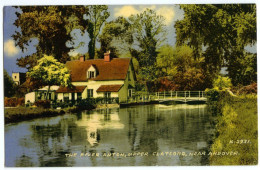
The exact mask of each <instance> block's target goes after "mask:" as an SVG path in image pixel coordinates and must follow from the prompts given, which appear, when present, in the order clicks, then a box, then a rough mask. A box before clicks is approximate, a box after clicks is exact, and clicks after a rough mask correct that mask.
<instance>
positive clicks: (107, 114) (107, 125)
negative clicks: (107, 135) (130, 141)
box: [76, 110, 125, 146]
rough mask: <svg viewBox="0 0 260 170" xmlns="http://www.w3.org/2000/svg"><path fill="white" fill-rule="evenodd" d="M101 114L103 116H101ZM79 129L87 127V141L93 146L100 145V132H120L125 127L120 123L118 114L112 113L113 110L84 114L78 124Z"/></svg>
mask: <svg viewBox="0 0 260 170" xmlns="http://www.w3.org/2000/svg"><path fill="white" fill-rule="evenodd" d="M100 112H101V113H102V114H100ZM76 125H77V126H79V127H85V129H86V131H87V141H88V142H89V144H90V145H91V146H94V145H96V144H98V141H99V139H100V130H104V129H106V130H119V129H123V128H124V127H125V126H124V124H122V123H121V122H120V118H119V115H118V113H117V112H114V113H111V110H101V111H99V112H94V113H93V114H90V115H87V114H82V117H81V119H80V120H78V121H77V122H76Z"/></svg>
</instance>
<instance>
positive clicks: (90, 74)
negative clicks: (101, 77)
mask: <svg viewBox="0 0 260 170" xmlns="http://www.w3.org/2000/svg"><path fill="white" fill-rule="evenodd" d="M88 78H90V79H91V78H95V72H94V71H88Z"/></svg>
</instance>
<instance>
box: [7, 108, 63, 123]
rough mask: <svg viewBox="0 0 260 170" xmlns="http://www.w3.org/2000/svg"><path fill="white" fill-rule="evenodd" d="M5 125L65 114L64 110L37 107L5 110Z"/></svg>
mask: <svg viewBox="0 0 260 170" xmlns="http://www.w3.org/2000/svg"><path fill="white" fill-rule="evenodd" d="M4 113H5V116H4V117H5V123H13V122H20V121H24V120H31V119H34V118H41V117H52V116H58V115H62V114H65V111H64V110H55V109H43V108H39V107H15V108H5V109H4Z"/></svg>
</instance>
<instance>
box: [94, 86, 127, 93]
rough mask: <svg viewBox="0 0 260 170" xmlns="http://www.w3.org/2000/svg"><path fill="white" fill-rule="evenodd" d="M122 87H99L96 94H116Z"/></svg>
mask: <svg viewBox="0 0 260 170" xmlns="http://www.w3.org/2000/svg"><path fill="white" fill-rule="evenodd" d="M121 87H122V85H101V86H100V87H99V88H98V89H97V92H118V91H119V90H120V89H121Z"/></svg>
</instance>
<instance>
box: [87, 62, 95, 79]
mask: <svg viewBox="0 0 260 170" xmlns="http://www.w3.org/2000/svg"><path fill="white" fill-rule="evenodd" d="M96 77H97V70H96V68H95V67H94V66H93V65H91V66H90V67H89V69H88V71H87V78H88V79H92V78H96Z"/></svg>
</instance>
